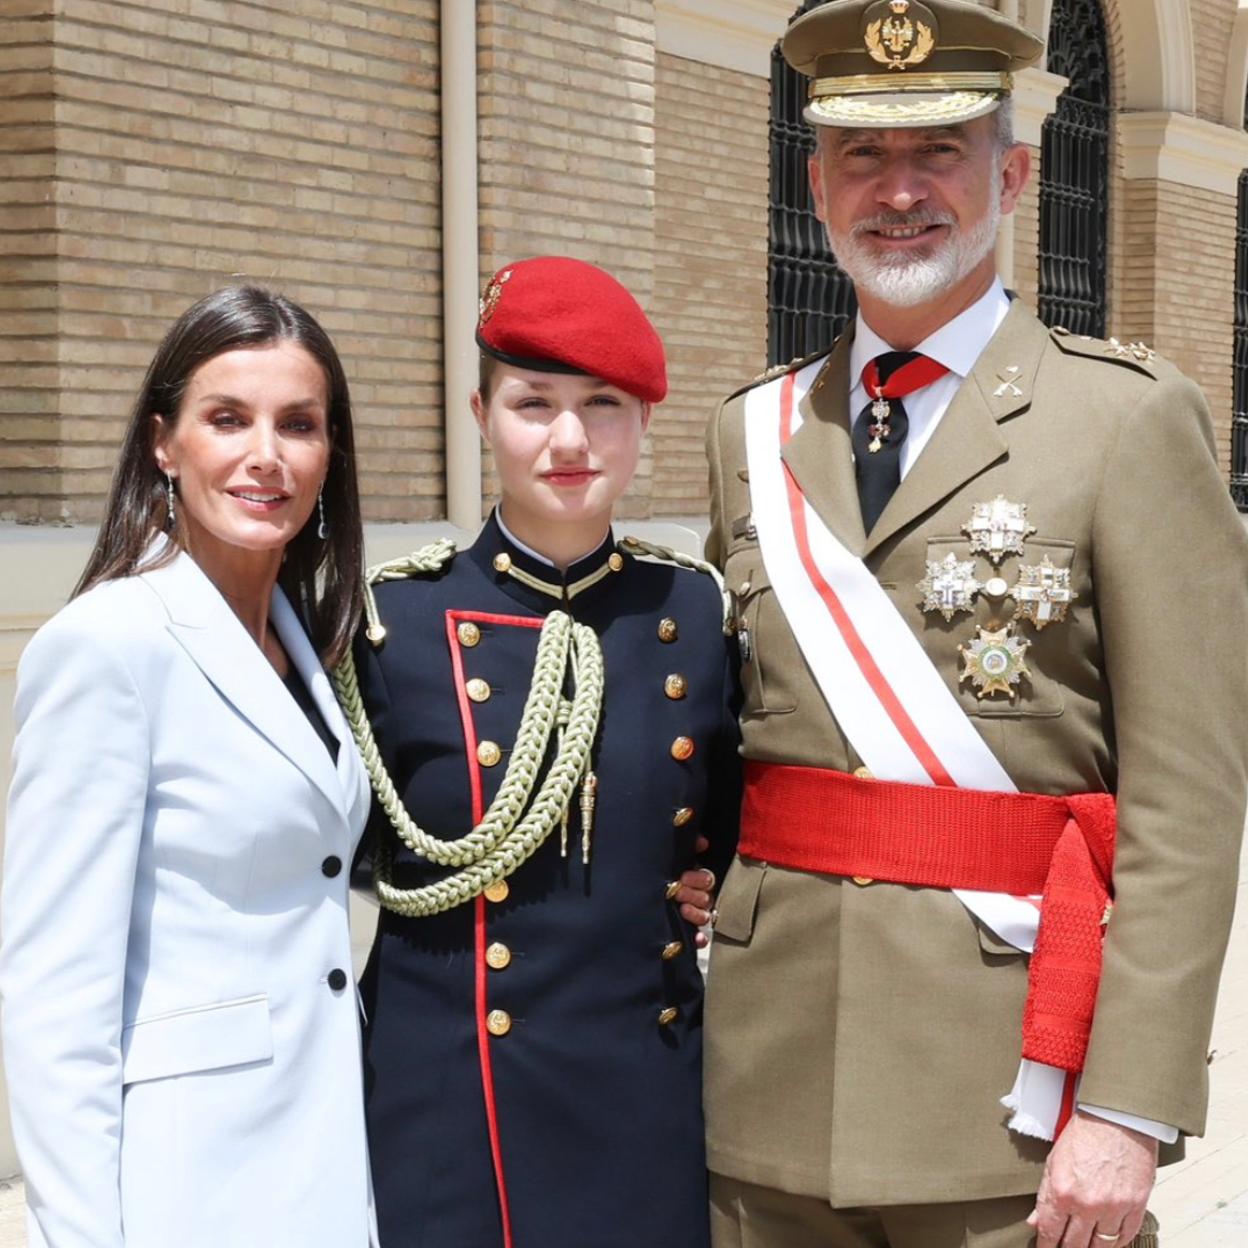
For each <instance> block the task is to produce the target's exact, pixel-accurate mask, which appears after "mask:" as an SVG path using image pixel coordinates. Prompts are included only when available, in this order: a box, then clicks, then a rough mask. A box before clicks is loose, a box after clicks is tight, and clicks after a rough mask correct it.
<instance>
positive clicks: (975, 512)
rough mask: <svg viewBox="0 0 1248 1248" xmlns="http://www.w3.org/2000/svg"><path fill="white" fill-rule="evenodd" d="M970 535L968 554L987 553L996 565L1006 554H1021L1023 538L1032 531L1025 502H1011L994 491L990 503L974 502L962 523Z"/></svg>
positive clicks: (964, 529)
mask: <svg viewBox="0 0 1248 1248" xmlns="http://www.w3.org/2000/svg"><path fill="white" fill-rule="evenodd" d="M962 531H963V532H964V533H965V534H966V535H967V536H968V537H969V538H970V539H971V554H973V555H987V556H988V558H989V559H991V560H992V563H993V565H994V566H998V565H1000V563H1001V560H1002V559H1004V558H1005V556H1006V555H1021V554H1022V553H1023V542H1024V540H1025V539H1026V538H1028V537H1030V536H1031V534H1032V533H1034V532H1035V531H1036V527H1035V525H1033V524H1028V523H1027V504H1026V503H1011V502H1008V501H1007V500H1006V497H1005V495H1004V494H998V495H997V496H996V498H994V499H993V500H992V502H990V503H975V504H974V505H973V506H972V507H971V518H970V519H969V520H968V521H967V522H966V523H965V524H964V525H963V526H962Z"/></svg>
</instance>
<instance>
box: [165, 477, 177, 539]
mask: <svg viewBox="0 0 1248 1248" xmlns="http://www.w3.org/2000/svg"><path fill="white" fill-rule="evenodd" d="M174 497H175V496H174V493H173V478H172V477H171V476H170V475H169V474H168V473H165V505H166V506H167V507H168V509H169V527H170V528H171V529H172V528H176V527H177V523H178V512H177V505H176V504H175V503H174Z"/></svg>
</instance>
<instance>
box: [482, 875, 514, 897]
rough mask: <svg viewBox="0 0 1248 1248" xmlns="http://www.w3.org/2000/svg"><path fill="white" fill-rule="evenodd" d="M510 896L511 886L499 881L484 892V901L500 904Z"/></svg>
mask: <svg viewBox="0 0 1248 1248" xmlns="http://www.w3.org/2000/svg"><path fill="white" fill-rule="evenodd" d="M510 895H511V885H510V884H508V883H507V881H506V880H499V881H498V882H497V883H495V884H491V885H490V886H489V888H487V889H486V890H485V899H486V901H493V902H500V901H506V900H507V898H508V897H509V896H510Z"/></svg>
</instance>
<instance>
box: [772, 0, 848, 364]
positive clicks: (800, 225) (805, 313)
mask: <svg viewBox="0 0 1248 1248" xmlns="http://www.w3.org/2000/svg"><path fill="white" fill-rule="evenodd" d="M819 3H822V0H807V3H805V4H803V5H802V6H801V8H799V9H798V10H797V13H795V14H794V15H793V16H794V17H797V16H798V15H799V14H801V13H805V12H806V11H807V10H808V9H813V8H814V7H815V6H816V4H819ZM806 86H807V80H806V79H805V78H803V77H802V75H801V74H799V73H798V72H797V71H796V70H793V69H790V68H789V67H788V65H787V64H786V63H785V60H784V57H783V56H781V55H780V45H779V44H778V43H777V44H776V46H775V47H774V48H773V49H772V53H771V130H770V135H771V194H770V220H769V243H768V252H767V363H768V364H787V363H788V362H789V361H790V360H791V359H793V358H794V357H796V356H800V355H809V354H811V353H812V352H815V351H821V350H823V349H824V348H826V347H828V346H830V345H831V343H832V340H833V339H834V338H835V337H836V336H837V334H839V333H840V332H841V331H842V330H843V329H844V328H845V326H846V325H847V324H848V322H849V321H850V320H851V319H852V317H853V315H854V313H855V311H856V310H857V305H856V303H855V301H854V288H853V286H852V284H851V283H850V280H849V278H848V277H846V276H845V274H844V273H842V272H841V270H840V268H839V267H838V266H837V263H836V261H835V260H834V259H833V258H832V253H831V252H830V251H829V250H828V244H827V240H826V239H825V237H824V233H823V225H822V224H821V223H820V222H819V220H818V219H817V218H816V216H815V212H814V208H813V207H812V206H811V202H810V188H809V186H808V184H807V180H806V161H807V159H808V158H809V156H810V153H811V152H812V151H813V150H814V146H815V141H814V135H813V133H812V132H811V128H810V127H809V126H808V125H807V124H806V123H805V122H804V121H803V120H802V108H803V107H804V106H805V104H806Z"/></svg>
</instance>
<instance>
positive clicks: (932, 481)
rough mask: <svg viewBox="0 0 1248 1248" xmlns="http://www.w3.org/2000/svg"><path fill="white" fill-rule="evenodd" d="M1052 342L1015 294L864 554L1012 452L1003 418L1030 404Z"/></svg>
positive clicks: (897, 493) (898, 490)
mask: <svg viewBox="0 0 1248 1248" xmlns="http://www.w3.org/2000/svg"><path fill="white" fill-rule="evenodd" d="M1048 341H1049V334H1048V330H1046V329H1045V328H1044V326H1043V325H1042V324H1041V323H1040V321H1038V320H1037V319H1036V317H1035V316H1033V315H1032V313H1031V312H1030V311H1029V310H1028V309H1027V308H1026V307H1024V306H1023V304H1022V301H1021V300H1018V299H1015V300H1014V303H1013V305H1012V306H1011V308H1010V310H1009V312H1008V313H1007V314H1006V318H1005V320H1004V321H1002V323H1001V327H1000V328H999V329H998V330H997V332H996V333H995V334H994V335H993V336H992V339H991V341H990V342H989V343H988V345H987V346H986V347H985V348H984V351H983V354H981V355H980V357H979V359H978V360H977V361H976V363H975V367H974V368H973V369H972V370H971V374H970V376H969V377H967V379H966V380H965V381H964V382H963V383H962V385H961V386H960V387H959V388H958V392H957V394H955V395H954V397H953V402H952V403H950V404H949V407H948V410H947V411H946V412H945V414H944V416H942V417H941V420H940V424H939V425H937V426H936V431H935V432H934V433H933V434H932V437H931V441H930V442H928V444H927V446H926V447H924V448H923V452H922V454H921V455H920V456H919V457H918V459H917V460H915V462H914V465H913V466H912V467H911V469H910V471H909V472H908V473H907V474H906V477H905V480H903V481H902V483H901V484H900V485H899V486H898V487H897V492H896V493H895V494H894V495H893V497H892V498H891V499H890V500H889V503H888V506H887V507H885V508H884V512H883V514H882V515H881V516H880V518H879V519H878V520H877V521H876V522H875V527H874V528H873V529H872V530H871V533H870V536H869V537H868V538H867V540H866V547H865V550H864V552H863V553H864V554H867V555H870V554H871V552H872V551H874V550H876V549H877V548H878V547H879V546H880V545H881V543H883V542H885V541H887V540H888V539H889V538H890V537H892V536H893V534H894V533H896V532H897V531H898V530H899V529H902V528H904V527H905V526H906V525H908V524H910V523H911V521H913V520H915V519H916V518H917V517H919V516H921V515H922V514H923V513H924V512H926V511H928V510H930V509H931V508H932V507H934V506H936V505H937V504H938V503H939V502H941V501H942V500H943V499H945V498H947V497H948V496H949V495H950V494H952V493H953V492H954V491H955V490H957V489H959V488H960V487H961V486H963V485H965V484H966V482H968V481H970V480H971V479H972V478H973V477H976V476H978V475H979V474H980V473H981V472H983V470H984V469H985V468H987V467H988V466H989V465H990V464H994V463H996V462H997V461H998V460H1000V459H1002V458H1003V457H1004V456H1005V455H1006V454H1007V453H1008V451H1009V444H1008V443H1007V441H1006V439H1005V436H1004V435H1003V434H1002V432H1001V429H1000V427H999V425H1000V422H1001V421H1003V420H1005V419H1006V418H1007V417H1010V416H1013V415H1014V414H1015V413H1016V412H1019V411H1022V410H1023V409H1024V408H1026V407H1028V406H1029V405H1030V403H1031V393H1032V386H1033V383H1034V381H1035V376H1036V370H1037V369H1038V368H1039V367H1040V357H1041V356H1042V355H1043V354H1044V350H1045V347H1046V346H1047V345H1048ZM855 500H856V496H855Z"/></svg>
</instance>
